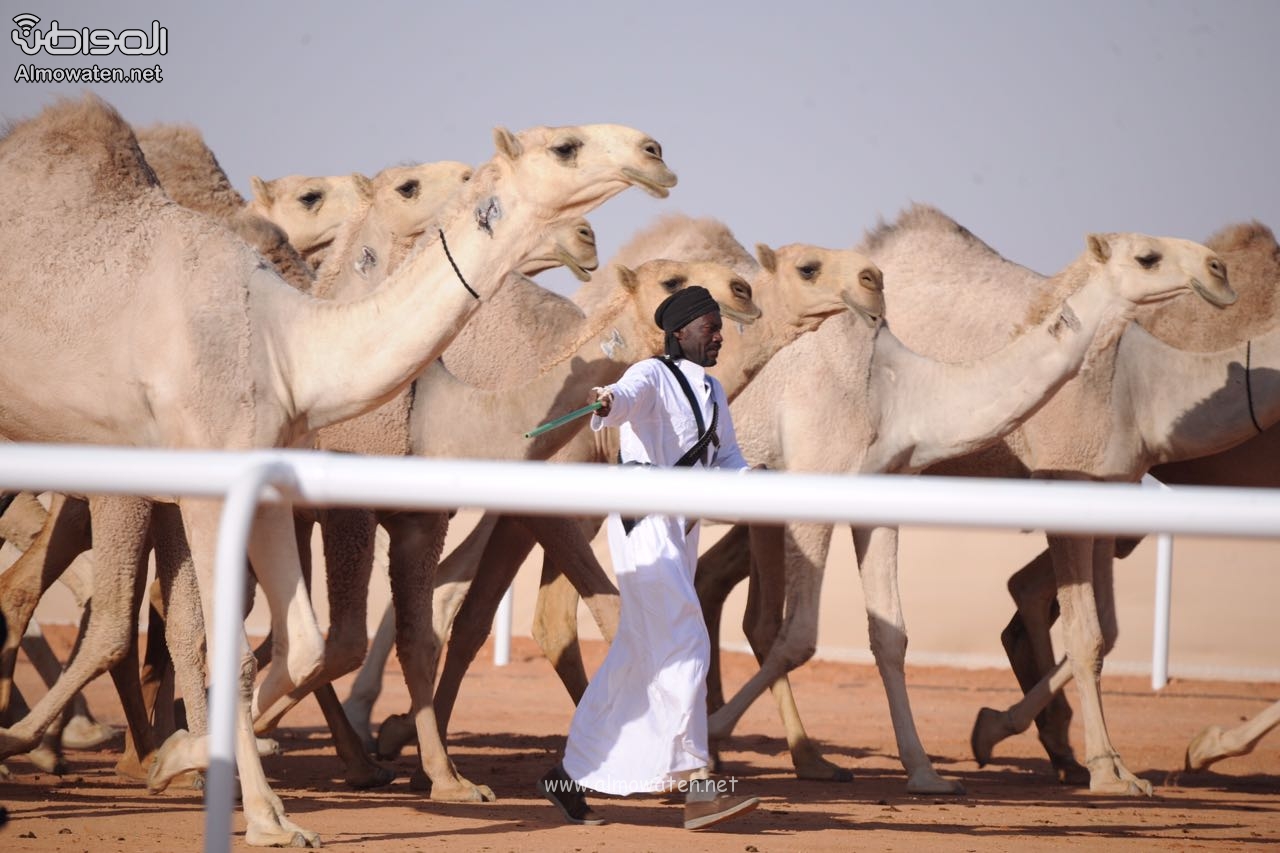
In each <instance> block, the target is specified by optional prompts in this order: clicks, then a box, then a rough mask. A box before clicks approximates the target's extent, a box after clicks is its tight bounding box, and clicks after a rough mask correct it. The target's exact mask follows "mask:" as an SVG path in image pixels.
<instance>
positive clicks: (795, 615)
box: [707, 523, 831, 744]
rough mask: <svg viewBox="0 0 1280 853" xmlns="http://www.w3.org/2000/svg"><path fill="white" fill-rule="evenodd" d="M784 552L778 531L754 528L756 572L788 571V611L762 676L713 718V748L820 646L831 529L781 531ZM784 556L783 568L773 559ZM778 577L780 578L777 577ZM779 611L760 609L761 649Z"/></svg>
mask: <svg viewBox="0 0 1280 853" xmlns="http://www.w3.org/2000/svg"><path fill="white" fill-rule="evenodd" d="M782 530H783V533H782V543H781V550H780V551H779V547H778V540H777V537H778V533H777V528H776V527H772V526H769V527H765V526H756V525H753V526H752V530H751V553H752V562H753V564H757V563H758V568H757V567H756V566H753V571H759V572H760V573H762V576H768V575H767V573H770V572H778V571H779V566H780V565H781V566H782V567H783V569H782V571H783V577H784V584H785V590H786V592H785V605H784V609H783V611H782V612H783V613H784V614H785V615H784V616H783V617H782V621H781V623H780V624H779V627H778V629H777V632H776V635H775V638H774V639H773V641H772V643H771V644H768V645H763V646H762V648H766V649H767V651H766V652H765V653H764V660H763V661H762V662H761V664H760V669H759V671H757V672H756V674H755V675H753V676H751V678H750V679H749V680H748V681H747V683H746V684H745V685H743V686H742V688H741V689H740V690H739V691H738V692H737V693H736V694H735V695H734V696H733V698H732V699H730V700H729V701H728V703H726V704H725V706H724V707H722V708H720V709H719V710H718V711H716V712H715V713H713V714H712V715H711V716H710V719H709V720H708V724H707V734H708V738H709V740H710V741H711V743H713V744H714V743H715V742H717V741H722V740H724V739H725V738H727V737H728V736H729V735H730V734H731V733H732V732H733V728H734V726H736V725H737V723H738V720H740V719H741V718H742V715H743V714H744V713H746V710H747V708H749V707H750V706H751V703H752V702H754V701H755V700H756V699H757V698H758V697H759V696H760V694H761V693H763V692H764V691H765V690H766V689H767V688H770V687H771V686H772V685H773V683H774V682H775V681H777V680H778V679H779V678H781V677H782V676H784V675H785V674H786V673H788V672H790V671H791V670H793V669H795V668H796V667H797V666H800V665H801V664H802V663H804V662H805V661H807V660H808V659H809V658H811V657H813V652H814V650H815V648H816V647H817V641H818V600H819V596H820V594H821V589H822V575H823V571H824V569H825V567H826V559H827V550H828V547H829V545H830V543H831V527H830V526H829V525H823V524H807V523H806V524H787V525H786V526H785V527H784V528H782ZM777 553H781V554H782V555H783V557H782V562H781V563H780V564H777V563H773V562H772V559H771V556H772V555H774V554H777ZM774 577H776V575H774ZM776 613H777V608H776V607H774V606H769V605H768V603H767V602H766V603H764V604H762V605H761V607H760V608H759V616H758V618H757V619H756V620H755V621H756V625H755V626H753V627H751V628H750V629H749V636H751V635H755V637H756V638H757V640H753V647H754V643H755V642H757V641H759V642H761V643H762V644H764V643H767V642H768V641H767V635H768V633H769V629H768V627H767V625H768V620H771V619H774V618H776Z"/></svg>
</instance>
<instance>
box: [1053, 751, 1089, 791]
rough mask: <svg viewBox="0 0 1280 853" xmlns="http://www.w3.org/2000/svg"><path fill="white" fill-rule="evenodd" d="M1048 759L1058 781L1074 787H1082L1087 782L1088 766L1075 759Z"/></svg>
mask: <svg viewBox="0 0 1280 853" xmlns="http://www.w3.org/2000/svg"><path fill="white" fill-rule="evenodd" d="M1050 761H1051V763H1052V764H1053V772H1054V774H1055V775H1056V776H1057V777H1058V782H1059V783H1061V784H1063V785H1070V786H1072V787H1074V788H1083V787H1084V786H1086V785H1088V784H1089V778H1090V777H1089V768H1087V767H1085V766H1084V765H1083V764H1081V763H1080V762H1078V761H1076V760H1075V759H1062V758H1051V759H1050Z"/></svg>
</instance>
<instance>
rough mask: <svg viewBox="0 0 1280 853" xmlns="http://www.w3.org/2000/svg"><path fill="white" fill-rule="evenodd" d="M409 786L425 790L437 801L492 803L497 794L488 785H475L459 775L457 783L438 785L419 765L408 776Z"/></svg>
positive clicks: (413, 788) (417, 789) (415, 789)
mask: <svg viewBox="0 0 1280 853" xmlns="http://www.w3.org/2000/svg"><path fill="white" fill-rule="evenodd" d="M409 787H410V788H411V789H412V790H414V791H422V792H425V793H426V794H427V795H428V797H429V798H430V799H431V800H432V801H433V802H437V803H492V802H494V801H496V800H497V799H498V795H497V794H495V793H494V792H493V789H492V788H490V787H489V786H488V785H476V784H474V783H472V782H468V781H467V780H466V779H463V778H461V777H459V778H458V784H456V785H449V786H446V787H439V786H437V785H435V784H433V783H432V781H431V777H430V776H428V775H427V773H426V771H425V770H423V769H422V768H421V767H419V768H418V769H417V770H414V771H413V775H412V776H410V777H409Z"/></svg>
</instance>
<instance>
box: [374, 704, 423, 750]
mask: <svg viewBox="0 0 1280 853" xmlns="http://www.w3.org/2000/svg"><path fill="white" fill-rule="evenodd" d="M417 737H418V730H417V729H416V728H415V727H414V725H413V720H412V719H411V718H410V717H409V715H408V714H392V715H391V716H390V717H387V718H386V719H385V720H383V722H382V726H381V727H380V728H379V729H378V757H379V758H381V759H382V760H383V761H391V760H393V759H396V758H399V757H400V752H401V751H402V750H403V749H404V748H405V747H406V746H408V745H409V744H410V743H412V742H413V741H414V740H416V739H417Z"/></svg>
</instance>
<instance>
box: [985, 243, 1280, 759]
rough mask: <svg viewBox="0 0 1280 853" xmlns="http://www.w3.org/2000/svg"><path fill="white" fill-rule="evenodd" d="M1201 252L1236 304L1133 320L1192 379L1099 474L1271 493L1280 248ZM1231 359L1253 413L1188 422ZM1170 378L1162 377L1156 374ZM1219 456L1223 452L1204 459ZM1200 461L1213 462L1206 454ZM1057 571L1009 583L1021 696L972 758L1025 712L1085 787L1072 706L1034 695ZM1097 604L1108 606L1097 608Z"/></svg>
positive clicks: (1030, 573)
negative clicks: (1072, 735)
mask: <svg viewBox="0 0 1280 853" xmlns="http://www.w3.org/2000/svg"><path fill="white" fill-rule="evenodd" d="M1206 245H1208V246H1209V247H1210V248H1212V249H1214V250H1216V251H1217V252H1218V253H1219V254H1220V255H1221V257H1222V258H1223V260H1224V261H1225V262H1226V263H1227V266H1228V268H1229V269H1230V270H1231V281H1232V284H1233V286H1234V287H1235V289H1236V290H1237V292H1238V293H1239V294H1240V304H1239V305H1238V306H1237V307H1236V308H1234V309H1233V310H1232V311H1230V312H1225V313H1222V314H1218V313H1208V312H1204V311H1194V310H1190V309H1193V308H1195V307H1197V306H1195V305H1194V304H1180V303H1170V304H1169V305H1167V306H1162V307H1160V308H1159V309H1157V310H1156V311H1154V312H1152V313H1151V314H1150V315H1149V316H1142V317H1140V318H1139V322H1140V324H1141V328H1142V329H1145V330H1147V332H1149V333H1150V335H1151V336H1154V338H1155V339H1156V340H1157V341H1159V342H1162V343H1164V344H1167V345H1168V346H1170V347H1176V348H1177V349H1178V350H1187V351H1189V352H1188V353H1187V354H1186V355H1182V354H1180V353H1178V352H1175V353H1172V354H1165V353H1161V354H1160V355H1159V358H1160V359H1162V360H1163V359H1170V358H1171V359H1175V360H1174V361H1173V362H1172V363H1171V364H1170V362H1163V361H1162V363H1165V364H1170V368H1169V369H1174V367H1175V366H1176V369H1179V370H1183V369H1185V370H1188V371H1192V368H1193V367H1194V368H1196V369H1197V370H1198V372H1188V373H1187V374H1186V377H1185V378H1183V376H1182V375H1181V374H1179V375H1178V376H1179V378H1178V379H1177V381H1176V382H1171V383H1169V384H1168V386H1164V385H1162V386H1160V388H1161V389H1162V390H1165V391H1166V394H1165V396H1164V397H1163V398H1161V399H1152V400H1147V399H1139V400H1138V401H1137V402H1140V403H1145V404H1146V406H1145V409H1139V410H1138V415H1137V417H1136V418H1134V419H1135V420H1136V422H1137V423H1139V424H1141V425H1142V426H1143V429H1142V431H1141V432H1140V433H1139V435H1138V436H1132V435H1125V434H1124V433H1123V432H1121V433H1120V435H1117V436H1114V437H1111V438H1110V441H1111V443H1112V446H1113V447H1114V448H1116V449H1113V450H1110V452H1109V457H1110V459H1109V467H1108V470H1107V471H1106V472H1105V473H1107V474H1109V475H1110V476H1112V477H1116V476H1117V475H1119V476H1122V477H1124V478H1127V479H1135V478H1138V477H1141V476H1142V474H1144V473H1146V472H1147V470H1148V469H1150V472H1151V473H1152V475H1153V476H1155V477H1156V478H1157V479H1159V480H1160V481H1161V482H1165V483H1170V484H1188V485H1235V486H1253V487H1260V488H1275V487H1276V486H1278V485H1280V470H1277V468H1276V465H1275V463H1274V462H1273V460H1274V459H1276V458H1278V457H1277V456H1276V453H1277V452H1280V445H1278V442H1280V431H1278V430H1277V429H1275V428H1272V426H1271V423H1272V418H1273V416H1272V414H1271V409H1272V408H1273V404H1272V403H1271V402H1270V400H1269V398H1268V396H1267V395H1268V392H1270V391H1271V390H1272V386H1271V384H1269V379H1268V376H1267V375H1268V373H1269V371H1271V370H1274V369H1275V367H1276V364H1275V362H1274V360H1268V356H1269V350H1268V349H1267V346H1268V339H1269V336H1271V335H1272V334H1275V333H1276V329H1277V327H1278V323H1277V321H1278V320H1280V305H1277V299H1276V287H1277V284H1280V246H1278V245H1277V243H1276V239H1275V236H1274V234H1273V233H1272V232H1271V230H1270V229H1268V228H1267V227H1266V226H1264V225H1261V224H1260V223H1257V222H1254V223H1248V224H1237V225H1233V226H1230V227H1228V228H1226V229H1224V230H1223V231H1221V232H1219V233H1217V234H1215V235H1214V236H1213V237H1211V238H1210V239H1209V240H1208V241H1207V243H1206ZM1132 338H1133V340H1132V341H1130V340H1129V334H1128V333H1126V339H1125V341H1123V342H1122V352H1124V353H1125V354H1126V355H1128V354H1130V353H1132V355H1133V357H1134V358H1135V359H1136V358H1141V359H1143V360H1142V361H1135V362H1134V364H1137V365H1142V366H1143V368H1144V370H1145V369H1149V366H1148V365H1149V363H1148V362H1147V361H1146V360H1145V359H1146V358H1148V356H1147V355H1146V354H1145V350H1149V349H1151V348H1153V347H1152V345H1151V344H1150V342H1148V341H1147V340H1146V336H1145V335H1144V334H1143V333H1142V332H1141V331H1140V330H1137V329H1135V330H1134V331H1133V333H1132ZM1246 341H1248V342H1249V343H1248V345H1247V350H1246V351H1245V352H1244V353H1243V354H1242V353H1241V346H1242V345H1244V343H1245V342H1246ZM1215 351H1217V352H1218V353H1219V356H1218V357H1217V358H1216V362H1215V360H1214V358H1212V357H1211V358H1210V360H1209V361H1208V362H1207V363H1205V361H1204V358H1203V355H1204V354H1212V353H1214V352H1215ZM1232 362H1236V363H1239V364H1243V365H1245V368H1246V370H1247V374H1248V375H1247V377H1246V376H1244V375H1243V373H1244V372H1243V371H1240V370H1238V369H1237V370H1235V371H1231V370H1230V369H1228V380H1227V382H1228V385H1227V391H1228V395H1229V396H1230V395H1234V396H1237V397H1242V398H1243V400H1244V402H1245V403H1246V406H1247V408H1248V409H1249V410H1248V411H1241V410H1240V406H1239V402H1240V401H1239V400H1233V399H1228V400H1227V401H1226V402H1225V404H1224V405H1225V408H1224V409H1223V411H1222V412H1221V413H1220V415H1219V417H1218V419H1217V420H1216V421H1215V420H1213V419H1212V418H1211V417H1209V416H1208V415H1207V414H1206V415H1203V416H1202V415H1199V414H1195V416H1194V418H1193V417H1192V414H1193V413H1197V412H1198V410H1199V409H1200V408H1202V407H1203V404H1201V403H1200V401H1199V399H1198V398H1196V397H1194V396H1192V394H1193V393H1195V392H1196V391H1197V390H1198V389H1199V388H1200V385H1199V384H1198V383H1197V379H1198V378H1199V377H1200V376H1201V375H1202V374H1203V372H1204V370H1205V369H1206V368H1207V369H1208V370H1210V371H1215V370H1216V371H1217V372H1210V373H1209V374H1208V384H1209V386H1210V387H1209V388H1207V389H1204V390H1202V391H1201V393H1202V394H1203V395H1204V397H1205V399H1209V393H1210V392H1211V391H1213V390H1216V389H1214V388H1213V387H1212V382H1214V381H1221V380H1220V375H1221V374H1222V372H1223V371H1222V368H1221V365H1228V364H1231V363H1232ZM1166 372H1168V371H1167V370H1165V369H1162V370H1161V373H1162V374H1163V373H1166ZM1135 381H1136V380H1135ZM1148 381H1153V380H1148ZM1242 382H1244V383H1245V387H1244V388H1243V389H1241V388H1239V387H1238V386H1239V385H1240V384H1241V383H1242ZM1250 394H1252V400H1251V401H1250V399H1249V395H1250ZM1250 404H1251V405H1250ZM1179 407H1181V408H1179ZM1113 417H1115V416H1113ZM1117 432H1120V430H1117ZM1165 433H1170V434H1174V435H1178V436H1179V438H1178V440H1177V441H1175V442H1170V441H1167V440H1164V434H1165ZM1126 442H1127V443H1126ZM1232 444H1234V445H1235V446H1231V445H1232ZM1223 447H1229V448H1230V449H1227V450H1222V451H1220V452H1217V453H1212V451H1213V450H1216V449H1219V448H1223ZM1205 453H1211V455H1203V454H1205ZM1116 459H1118V460H1120V461H1119V462H1117V461H1115V460H1116ZM1124 466H1128V467H1127V468H1126V467H1124ZM1136 544H1137V541H1136V540H1130V541H1123V542H1121V543H1117V547H1116V556H1117V557H1123V556H1126V555H1127V554H1128V553H1129V552H1130V551H1132V549H1133V547H1134V546H1136ZM1053 567H1054V563H1053V556H1052V555H1051V553H1050V552H1049V551H1045V552H1042V553H1041V554H1040V555H1038V556H1037V557H1036V558H1035V559H1033V560H1032V561H1031V562H1030V563H1028V564H1027V565H1026V566H1025V567H1023V568H1022V569H1020V570H1019V571H1018V572H1016V573H1015V574H1014V575H1013V577H1011V578H1010V581H1009V591H1010V593H1011V595H1012V596H1013V598H1014V601H1015V604H1016V605H1017V611H1016V613H1015V614H1014V616H1013V618H1012V620H1011V621H1010V623H1009V625H1008V627H1006V628H1005V630H1004V632H1003V633H1002V634H1001V640H1002V642H1003V644H1004V646H1005V649H1006V651H1007V652H1008V654H1009V660H1010V663H1011V665H1012V666H1013V669H1014V672H1015V674H1016V675H1017V678H1018V682H1019V684H1020V685H1022V687H1023V690H1024V691H1027V692H1028V698H1027V700H1025V701H1023V702H1019V703H1017V705H1015V706H1014V707H1013V708H1011V709H1009V710H1007V711H1005V712H997V711H994V710H991V709H984V710H983V711H982V712H981V713H980V714H979V717H978V721H977V722H976V723H975V727H974V744H975V753H976V755H977V757H978V758H979V760H981V761H986V760H989V758H990V755H991V750H992V748H993V747H994V746H995V744H996V743H998V742H999V741H1000V740H1002V739H1003V738H1004V737H1007V736H1009V735H1010V734H1013V733H1015V732H1014V731H1013V729H1016V730H1017V731H1023V730H1025V728H1026V727H1027V726H1026V725H1024V722H1023V721H1024V720H1025V721H1028V723H1027V724H1029V719H1030V718H1029V717H1027V714H1030V715H1031V716H1032V717H1035V722H1036V724H1037V727H1038V729H1039V735H1040V741H1041V743H1042V744H1043V746H1044V747H1045V749H1046V751H1047V752H1048V754H1049V757H1050V760H1051V762H1052V764H1053V766H1054V768H1055V769H1056V770H1057V772H1058V774H1059V776H1060V778H1061V779H1062V780H1063V781H1065V782H1071V783H1075V784H1082V783H1085V782H1087V781H1089V778H1090V777H1089V774H1088V772H1087V771H1086V770H1085V768H1083V767H1081V766H1080V764H1079V763H1078V762H1077V761H1076V759H1075V756H1074V754H1073V753H1072V751H1071V747H1070V742H1069V737H1068V727H1069V725H1070V720H1071V709H1070V707H1069V706H1068V705H1067V703H1066V699H1065V697H1064V696H1063V695H1062V694H1061V693H1060V692H1059V690H1054V691H1053V693H1052V698H1051V699H1048V702H1049V704H1048V705H1047V706H1046V707H1043V708H1041V707H1038V706H1039V703H1040V701H1041V699H1043V698H1045V697H1043V696H1042V695H1041V693H1039V692H1037V690H1036V688H1037V685H1038V684H1039V683H1040V682H1041V680H1042V679H1043V678H1044V677H1045V676H1046V675H1047V674H1048V673H1050V672H1051V670H1053V668H1054V653H1053V646H1052V641H1051V640H1050V638H1049V628H1050V626H1051V625H1052V623H1053V621H1054V619H1055V618H1056V615H1057V614H1056V612H1055V611H1056V610H1057V607H1056V602H1055V600H1054V587H1053ZM1098 595H1099V599H1100V601H1099V604H1098V607H1099V610H1100V611H1103V610H1104V609H1105V611H1107V612H1110V611H1111V610H1112V609H1113V605H1112V604H1111V602H1110V597H1111V595H1112V591H1111V590H1110V585H1109V584H1107V588H1105V589H1102V590H1099V592H1098ZM1104 597H1105V598H1106V602H1105V604H1104V602H1103V601H1102V600H1101V599H1103V598H1104ZM1103 629H1104V634H1103V637H1102V654H1103V655H1105V654H1106V652H1107V651H1108V650H1109V649H1110V648H1111V647H1112V645H1113V644H1114V642H1115V631H1116V630H1117V626H1116V625H1115V623H1114V617H1112V618H1110V619H1107V620H1104V622H1103ZM1071 674H1072V673H1071V672H1069V671H1067V672H1063V673H1061V674H1060V676H1059V680H1061V681H1062V684H1063V685H1065V682H1066V681H1067V680H1069V679H1070V677H1071ZM1055 685H1056V682H1055ZM1033 693H1034V694H1035V697H1036V698H1034V699H1033V698H1032V694H1033ZM1273 718H1274V715H1271V716H1269V714H1268V712H1265V711H1264V712H1263V713H1262V714H1261V715H1260V716H1259V718H1258V719H1257V720H1256V721H1250V723H1247V724H1245V725H1243V726H1241V727H1240V731H1239V732H1238V733H1232V734H1230V735H1226V734H1225V733H1223V732H1222V731H1221V730H1220V729H1216V728H1213V727H1211V728H1210V729H1208V730H1206V731H1205V732H1203V733H1201V735H1200V736H1199V739H1198V740H1197V741H1195V742H1193V744H1192V746H1191V747H1189V748H1188V751H1187V755H1188V758H1187V767H1188V768H1189V769H1197V768H1198V767H1203V766H1207V764H1208V762H1210V761H1212V760H1216V758H1212V757H1211V756H1214V755H1218V756H1221V755H1239V754H1243V752H1244V751H1246V750H1247V748H1251V747H1252V744H1253V743H1255V742H1256V740H1257V739H1258V738H1260V737H1261V736H1262V735H1263V734H1265V732H1266V730H1267V727H1268V725H1269V724H1273V723H1272V722H1271V721H1272V719H1273ZM1219 750H1221V752H1219Z"/></svg>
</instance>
